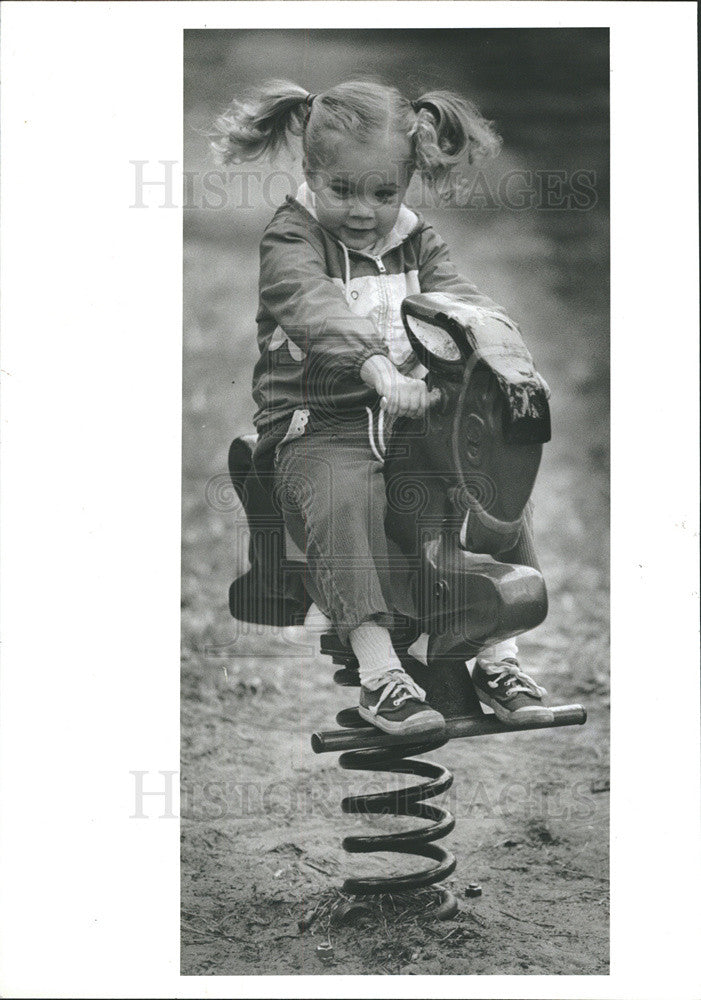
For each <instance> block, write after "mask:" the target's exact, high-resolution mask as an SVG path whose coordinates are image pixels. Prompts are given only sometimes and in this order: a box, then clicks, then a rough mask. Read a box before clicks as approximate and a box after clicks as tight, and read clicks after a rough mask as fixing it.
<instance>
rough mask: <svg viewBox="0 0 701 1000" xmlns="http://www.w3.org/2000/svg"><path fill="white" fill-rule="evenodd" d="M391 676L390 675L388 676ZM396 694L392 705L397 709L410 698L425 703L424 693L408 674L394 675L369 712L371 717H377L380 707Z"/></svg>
mask: <svg viewBox="0 0 701 1000" xmlns="http://www.w3.org/2000/svg"><path fill="white" fill-rule="evenodd" d="M390 676H391V675H390ZM395 694H397V695H398V696H397V697H396V698H394V704H395V705H396V706H397V708H398V707H399V706H400V705H403V704H404V702H405V701H408V700H409V699H410V698H416V700H417V701H426V692H425V691H424V689H423V688H422V687H419V685H418V684H417V683H416V682H415V681H413V680H412V679H411V677H410V676H409V674H404V673H402V674H395V676H394V677H392V679H391V680H390V681H389V682H388V683H387V684H385V686H384V688H383V690H382V694H381V695H380V697H379V698H378V699H377V704H376V705H375V706H374V708H371V709H370V711H371V712H372V714H373V715H377V713H378V712H379V711H380V706H381V705H382V704H383V702H385V701H386V700H387V699H388V698H389V697H390V696H393V695H395Z"/></svg>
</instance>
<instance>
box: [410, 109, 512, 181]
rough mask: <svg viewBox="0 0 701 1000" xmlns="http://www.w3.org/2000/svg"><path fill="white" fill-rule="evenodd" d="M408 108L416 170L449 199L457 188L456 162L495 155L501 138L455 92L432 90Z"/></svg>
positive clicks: (490, 124) (471, 160) (488, 123)
mask: <svg viewBox="0 0 701 1000" xmlns="http://www.w3.org/2000/svg"><path fill="white" fill-rule="evenodd" d="M412 108H413V110H414V112H415V113H416V124H415V125H414V127H413V129H412V131H411V134H412V136H413V139H414V163H415V165H416V169H417V170H418V171H419V173H420V174H421V176H422V177H423V178H424V179H425V180H427V181H428V182H429V184H430V185H431V187H432V188H433V189H434V190H435V191H436V192H437V193H438V194H439V195H441V196H442V197H443V198H444V199H445V200H450V199H451V197H452V196H454V195H455V193H456V192H457V191H458V190H459V188H460V181H459V179H457V178H456V176H455V174H456V168H457V167H458V165H459V164H460V163H462V162H463V161H467V163H470V164H471V163H475V162H476V161H478V160H483V159H487V158H488V157H490V156H496V155H497V153H498V152H499V150H500V149H501V139H500V138H499V136H498V135H497V133H496V132H495V131H494V128H493V127H492V123H491V122H488V121H486V120H485V119H484V118H483V117H482V116H481V115H480V113H479V111H478V110H477V108H475V106H474V105H473V104H471V103H470V102H469V101H466V100H465V99H464V98H463V97H459V96H458V95H457V94H452V93H450V92H448V91H445V90H436V91H433V92H431V93H428V94H424V95H423V96H422V97H420V98H419V99H418V101H413V102H412Z"/></svg>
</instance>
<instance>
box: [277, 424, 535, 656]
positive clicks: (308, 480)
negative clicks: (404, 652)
mask: <svg viewBox="0 0 701 1000" xmlns="http://www.w3.org/2000/svg"><path fill="white" fill-rule="evenodd" d="M275 480H276V494H277V497H278V500H279V502H280V504H281V506H282V509H283V512H284V517H285V524H286V526H287V530H288V531H289V533H290V535H291V536H292V539H293V540H294V542H295V544H296V545H297V546H298V547H299V548H300V549H301V550H302V551H303V552H305V553H306V557H307V565H308V573H309V578H308V580H307V581H305V583H306V584H307V585H308V589H309V592H310V594H311V596H312V597H313V599H314V601H315V602H316V604H317V605H318V606H319V608H320V609H321V610H322V611H323V612H324V614H326V615H328V617H329V618H330V619H331V621H332V622H333V624H334V627H335V628H336V631H337V632H338V635H339V636H340V638H341V640H342V641H343V642H344V643H346V642H347V641H348V633H349V632H351V631H352V630H353V629H355V628H357V627H358V625H361V624H362V623H363V622H365V621H375V622H377V623H378V624H380V625H384V626H385V627H387V628H391V627H392V625H393V622H394V615H393V609H395V608H397V609H398V610H401V611H402V612H403V613H405V614H411V611H412V606H411V605H410V606H409V607H407V603H408V602H409V601H410V600H411V599H410V598H409V596H408V594H409V584H408V575H407V569H406V566H405V565H403V561H402V556H401V553H400V552H399V550H398V549H397V547H396V546H393V545H392V543H391V542H388V540H387V536H386V534H385V511H386V507H387V499H386V494H385V479H384V475H383V467H382V463H381V462H380V461H378V459H377V458H376V457H375V456H374V455H373V453H372V451H371V449H370V445H369V443H368V438H367V433H357V434H353V435H348V434H347V433H345V432H344V433H337V432H335V431H331V430H323V431H322V430H319V431H315V432H314V433H313V434H306V435H305V436H304V437H300V438H296V439H294V440H291V441H288V442H286V443H285V444H284V445H283V446H282V447H281V448H280V449H279V452H278V454H277V456H276V459H275ZM500 559H501V561H502V562H509V563H516V564H520V565H526V566H532V567H534V568H535V569H538V568H539V567H538V561H537V559H536V554H535V549H534V546H533V533H532V522H531V513H530V504H529V506H528V508H527V510H526V514H525V518H524V529H523V531H522V532H521V537H520V539H519V541H518V543H517V545H516V546H515V547H514V548H513V549H512V550H511V551H510V552H506V553H504V554H503V555H502V556H501V557H500Z"/></svg>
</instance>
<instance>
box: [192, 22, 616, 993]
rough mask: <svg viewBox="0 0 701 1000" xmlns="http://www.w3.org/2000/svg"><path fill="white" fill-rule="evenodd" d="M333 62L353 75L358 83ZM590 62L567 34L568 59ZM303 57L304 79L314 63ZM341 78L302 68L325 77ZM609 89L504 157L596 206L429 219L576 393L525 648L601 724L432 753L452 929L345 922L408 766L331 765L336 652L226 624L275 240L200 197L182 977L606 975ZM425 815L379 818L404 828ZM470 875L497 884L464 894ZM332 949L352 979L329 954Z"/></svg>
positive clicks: (262, 217)
mask: <svg viewBox="0 0 701 1000" xmlns="http://www.w3.org/2000/svg"><path fill="white" fill-rule="evenodd" d="M212 34H217V35H219V36H222V34H226V33H221V32H218V33H212ZM246 51H247V53H248V58H249V62H250V65H249V64H245V61H244V65H243V68H241V64H240V62H239V63H237V64H236V65H237V72H239V73H240V74H241V76H242V78H243V77H245V74H246V72H248V71H250V73H251V74H253V72H254V69H255V68H256V67H255V65H254V64H255V59H256V53H255V47H254V50H253V54H252V55H251V46H250V45H249V46H248V47H247V49H246ZM281 51H282V50H281ZM284 51H285V53H289V52H290V51H291V50H290V48H289V45H288V46H287V47H286V48H285V50H284ZM333 51H334V52H336V59H337V61H338V63H339V68H338V73H340V74H341V75H348V74H347V73H345V72H342V71H343V70H344V68H345V67H344V63H343V58H342V56H339V55H338V53H337V50H336V49H333ZM382 51H384V50H382ZM572 51H573V50H572ZM378 52H380V49H378ZM569 53H570V49H569V48H568V47H567V46H565V47H564V48H563V50H562V52H561V59H562V62H563V65H564V64H565V63H566V62H567V56H568V54H569ZM186 55H187V56H188V57H189V63H188V65H189V70H188V73H187V74H186V142H185V146H186V164H189V166H190V168H191V169H194V170H203V169H206V168H207V167H208V166H211V164H209V163H208V161H207V158H206V157H207V150H206V142H205V141H204V140H203V138H202V134H201V130H200V126H201V125H202V123H205V122H206V121H207V120H208V116H209V117H211V110H212V107H213V106H214V110H216V108H217V106H218V105H219V104H221V102H222V101H225V100H226V97H227V96H228V90H227V89H226V88H224V89H222V88H223V81H224V80H226V79H229V77H230V76H231V73H232V66H233V65H234V63H235V59H234V56H235V55H236V51H235V46H233V45H232V43H231V41H230V40H229V41H228V42H227V40H226V39H222V38H221V37H219V38H218V39H217V40H216V42H215V41H211V40H208V39H203V38H200V39H199V40H198V41H197V45H195V44H194V42H193V44H192V45H190V48H189V50H188V49H187V46H186ZM277 55H278V62H280V60H281V59H282V57H281V55H280V53H278V54H277ZM351 55H352V53H351V54H350V55H348V60H350V59H351ZM380 55H382V52H380ZM287 57H288V58H289V59H290V60H291V59H292V56H289V55H288V56H287ZM299 58H301V56H300V57H299ZM378 58H379V55H378ZM382 58H384V59H385V60H386V61H387V60H389V59H390V56H388V55H387V54H386V53H385V54H384V55H383V56H382ZM391 58H392V59H394V60H396V54H395V53H393V54H392V57H391ZM387 64H388V65H389V62H388V63H387ZM348 65H349V66H350V65H351V62H350V61H349V63H348ZM247 66H248V69H247V68H246V67H247ZM282 69H284V71H285V72H284V74H283V75H285V74H286V75H290V76H291V77H292V78H293V79H295V78H297V77H299V76H300V75H301V74H300V72H299V67H297V66H295V65H290V66H287V67H285V66H283V67H282ZM278 72H280V68H279V67H278ZM550 72H551V76H552V73H553V72H554V71H553V69H552V65H551V66H550ZM563 73H564V71H563ZM319 74H320V77H321V78H320V79H319V80H318V81H315V80H314V79H313V74H312V78H311V79H309V76H310V75H309V74H307V75H306V76H305V77H304V79H305V81H306V80H307V79H309V82H310V85H311V86H313V87H315V88H316V89H321V88H323V86H324V85H325V80H324V78H323V77H324V73H323V71H322V69H320V70H319ZM326 75H327V76H328V75H329V74H326ZM590 75H591V74H590ZM564 78H565V77H564V75H563V79H564ZM568 79H569V77H568ZM488 82H489V81H488ZM326 85H328V84H326ZM489 86H492V87H493V88H494V89H493V91H490V90H489ZM489 86H487V85H486V84H485V85H484V87H483V95H482V96H483V97H484V94H486V95H487V97H489V95H490V94H492V96H493V108H494V109H495V110H492V111H491V112H490V113H491V114H493V115H494V117H497V114H496V111H498V110H499V98H498V95H499V94H501V93H502V90H501V89H500V87H499V81H491V82H489ZM582 86H584V85H583V84H582ZM591 86H592V88H594V84H592V85H591ZM534 87H535V84H534ZM536 89H537V88H536ZM215 93H216V95H217V97H216V101H215V99H214V95H215ZM534 93H535V90H534ZM593 93H594V91H593V90H592V91H591V93H590V98H591V102H592V103H591V107H594V109H595V111H596V108H598V111H596V113H594V112H592V116H591V118H590V119H587V120H583V119H582V116H581V113H580V111H578V110H577V102H576V101H575V100H574V98H573V96H572V94H571V93H565V92H564V84H563V93H562V94H561V95H560V102H559V104H557V102H556V101H555V99H554V98H553V96H552V94H553V91H552V90H551V91H550V92H549V97H548V103H547V107H545V106H544V107H545V111H544V112H543V115H542V116H541V118H539V119H538V128H535V127H534V128H533V129H530V130H529V129H528V128H526V127H525V126H522V129H521V132H518V131H517V126H516V124H513V127H512V131H513V135H512V140H513V141H512V143H511V146H510V147H507V150H505V154H504V156H505V158H506V159H505V160H502V169H503V166H504V164H506V166H508V167H512V166H519V165H521V166H524V165H525V166H526V167H530V166H532V165H533V164H534V163H537V162H539V158H540V162H546V163H547V166H549V167H558V166H561V167H562V168H563V169H570V168H574V166H576V167H578V168H586V167H588V166H590V165H592V166H593V168H594V169H597V170H598V171H599V175H598V176H599V183H600V185H601V191H600V193H601V198H600V200H599V203H598V204H597V206H596V207H595V208H592V209H591V210H589V211H587V212H572V211H570V212H544V211H538V210H534V211H528V212H514V211H491V212H486V211H479V210H475V211H472V212H470V213H462V215H458V214H456V213H452V214H451V213H450V212H447V211H445V210H443V209H440V210H439V209H435V210H433V211H428V210H424V214H425V215H427V216H428V217H429V218H430V219H431V221H435V224H436V226H437V228H438V229H439V231H440V232H441V233H442V235H443V236H444V237H445V238H446V240H447V241H448V242H449V244H450V245H451V247H453V248H454V253H453V255H454V257H455V259H456V261H457V262H458V264H459V266H460V267H461V269H462V270H464V271H465V272H466V273H469V274H470V275H471V276H472V277H473V278H474V280H475V281H476V283H477V284H478V285H479V286H480V287H481V288H483V289H484V291H486V292H487V293H488V294H490V295H491V296H492V297H493V298H494V299H496V300H497V301H499V302H501V303H503V304H504V305H505V306H506V307H507V309H508V310H509V312H510V313H511V314H512V315H513V316H514V318H516V319H517V321H518V322H519V323H520V325H521V327H522V329H523V331H524V334H525V336H526V340H527V343H528V345H529V347H530V349H531V351H532V353H533V355H534V357H535V359H536V362H537V364H538V366H539V369H540V370H541V372H542V373H543V375H544V376H545V377H546V379H547V380H548V382H549V384H550V386H551V388H552V391H553V398H552V415H553V440H552V442H551V443H550V444H549V445H547V446H546V449H545V455H544V460H543V465H542V469H541V473H540V476H539V480H538V483H537V485H536V491H535V495H534V500H535V532H536V541H537V546H538V551H539V554H540V558H541V563H542V566H543V572H544V575H545V578H546V582H547V585H548V592H549V598H550V611H549V615H548V618H547V619H546V621H545V623H544V624H543V625H541V626H540V627H539V628H538V629H536V630H535V631H534V632H533V633H530V634H529V635H527V636H524V637H523V640H522V642H521V644H520V647H521V652H522V659H523V663H524V665H525V667H526V669H527V670H528V671H529V672H530V673H533V674H534V675H535V676H536V677H537V678H538V679H539V681H541V682H542V683H544V684H545V685H546V687H547V688H548V691H549V693H550V697H551V700H552V702H553V703H570V702H573V701H579V702H581V703H582V704H584V705H585V706H586V708H587V711H588V713H589V719H588V722H587V724H586V725H585V726H584V727H573V728H568V729H554V730H551V731H544V732H534V733H515V734H508V735H500V736H497V737H480V738H477V739H471V740H463V741H455V742H453V743H450V744H448V745H447V746H446V747H444V748H443V749H441V750H439V751H436V752H435V753H434V754H433V755H431V759H435V760H437V761H440V762H441V763H444V764H446V765H447V766H448V767H449V768H450V769H451V770H452V771H453V772H454V774H455V782H454V785H453V787H452V788H451V789H450V790H449V792H448V793H447V794H446V796H445V804H446V805H447V806H448V808H450V810H451V812H453V814H454V815H455V816H456V819H457V824H456V828H455V830H454V832H453V833H452V834H450V836H449V837H448V838H446V840H445V841H442V843H443V844H445V846H447V847H448V848H449V849H450V850H452V851H453V852H454V853H455V854H456V856H457V859H458V867H457V870H456V873H455V875H454V876H453V877H452V879H451V880H449V883H448V884H449V887H450V888H452V890H453V891H454V892H455V894H456V895H457V896H458V898H459V900H460V911H459V913H458V915H457V916H456V917H455V918H454V919H452V920H449V921H445V922H441V921H437V920H435V919H434V918H433V917H432V915H431V912H430V910H431V907H430V905H429V903H428V897H423V896H422V897H418V898H417V900H416V901H415V906H414V908H413V909H412V910H411V911H409V912H406V911H403V909H402V907H403V904H402V903H401V901H397V900H394V901H392V900H390V901H388V902H387V904H386V905H384V906H383V907H382V908H381V909H380V908H377V907H375V908H373V909H372V910H371V911H370V912H367V913H361V914H360V915H359V916H355V917H354V918H353V919H351V920H349V921H348V922H346V923H335V922H333V921H332V920H331V916H332V911H333V904H334V903H335V902H336V901H338V900H339V894H338V887H339V886H340V884H341V882H342V880H343V878H344V877H345V876H347V875H349V874H351V873H380V872H389V871H395V870H396V871H405V870H409V869H410V868H411V867H412V865H414V864H415V862H414V861H412V859H406V860H405V861H401V860H398V859H397V858H396V856H392V855H382V856H380V855H369V856H366V857H358V856H355V857H353V856H350V855H346V854H345V853H344V851H343V850H342V848H341V838H342V837H343V836H344V835H346V834H348V833H350V832H352V831H354V830H362V829H367V828H368V823H369V820H368V819H367V818H360V817H358V818H354V817H347V816H343V815H342V814H341V812H340V801H341V798H342V797H343V795H345V794H348V793H349V792H350V791H358V790H360V789H364V790H365V789H370V790H380V789H381V788H385V787H387V778H386V777H383V776H381V775H377V776H372V775H367V774H366V775H361V774H358V773H353V772H348V771H342V770H340V769H339V767H338V766H337V763H336V755H334V754H329V755H321V756H316V755H314V754H313V753H312V751H311V747H310V735H311V733H312V732H314V731H315V730H317V729H320V728H333V727H334V726H335V723H334V716H335V714H336V712H337V711H338V709H339V708H341V707H345V706H348V705H351V704H352V703H353V698H354V694H355V692H354V691H353V690H349V689H342V688H338V687H337V686H335V685H334V683H333V680H332V675H333V667H332V666H331V664H330V662H329V661H328V660H326V659H325V658H322V657H320V656H319V655H318V653H317V649H316V642H317V640H315V639H314V637H309V636H305V635H303V634H302V632H301V630H299V629H290V630H282V631H277V632H276V631H275V630H272V629H264V628H259V629H256V627H254V626H248V627H245V626H241V625H240V624H237V623H235V622H233V621H232V619H231V618H230V617H229V615H228V610H227V604H226V600H227V588H228V585H229V583H230V581H231V580H232V579H233V578H234V577H235V576H236V575H238V574H239V573H240V572H241V571H242V570H243V568H244V567H245V550H246V538H245V523H244V521H243V520H242V515H241V511H240V508H239V507H238V504H237V502H236V500H235V498H234V496H233V493H232V491H231V489H230V488H229V487H228V486H227V483H226V477H225V470H226V451H227V448H228V444H229V442H230V440H231V438H232V437H233V436H235V435H236V434H238V433H242V432H244V431H248V430H250V418H251V415H252V411H253V404H252V401H251V400H250V376H251V370H252V366H253V362H254V360H255V356H256V348H255V327H254V323H253V317H254V315H255V305H256V291H255V286H256V280H257V279H256V253H257V251H256V247H257V242H258V240H259V239H260V234H261V232H262V229H263V227H264V225H265V222H266V218H267V217H269V215H270V214H271V210H270V209H268V208H265V207H264V206H260V205H257V206H254V207H253V208H251V209H250V210H249V209H248V208H241V209H240V210H239V211H237V212H231V211H228V210H227V209H226V208H224V209H221V210H217V211H214V210H205V209H203V208H202V207H201V205H195V206H193V207H192V208H191V209H189V210H188V209H187V208H186V211H185V241H184V252H185V303H184V317H185V329H184V344H185V364H184V401H183V415H184V426H183V430H184V444H183V471H184V478H183V589H182V604H183V611H182V622H183V664H182V701H181V708H182V768H181V778H182V801H181V829H182V911H183V912H182V926H183V931H182V954H181V966H182V973H183V974H184V975H202V974H205V975H206V974H209V975H225V974H241V975H243V974H321V975H323V974H329V973H339V974H340V973H363V974H368V973H380V974H390V975H393V974H417V975H419V974H430V973H434V974H435V973H443V974H486V975H494V974H500V973H510V974H536V973H540V974H562V975H567V974H605V973H606V972H607V971H608V955H609V947H608V934H609V931H608V915H609V906H608V839H609V832H608V831H609V827H608V798H609V781H608V775H609V770H608V746H609V739H608V734H609V700H608V697H609V696H608V690H609V689H608V675H609V662H608V622H609V607H608V580H609V563H608V257H607V247H608V243H607V241H608V211H607V207H606V204H605V198H604V197H603V195H604V194H605V191H604V188H605V176H604V175H605V164H606V139H605V131H603V125H602V122H603V121H604V119H605V107H604V106H603V105H602V103H601V102H602V100H603V98H601V95H600V94H599V98H598V100H599V104H598V105H597V104H596V100H595V96H591V95H592V94H593ZM188 95H189V96H188ZM541 96H542V95H541ZM579 96H580V97H581V95H579ZM585 96H586V95H585ZM535 99H536V98H534V100H535ZM188 101H189V104H188V103H187V102H188ZM504 101H505V106H506V103H507V102H506V98H504ZM604 103H605V102H604ZM525 107H526V102H525V101H522V109H523V108H525ZM597 115H598V117H597ZM518 121H521V122H522V121H523V118H522V117H521V118H519V116H518V115H517V114H516V113H514V115H513V122H514V123H516V122H518ZM538 129H540V131H538ZM507 131H508V130H507ZM507 138H508V136H507ZM297 169H298V165H297ZM232 383H233V384H232ZM438 801H439V802H440V801H442V800H438ZM401 822H402V821H400V823H399V824H398V823H397V821H396V820H394V821H392V823H390V822H389V820H385V819H384V818H378V819H376V820H375V823H377V824H378V825H379V826H380V827H382V829H390V828H391V829H394V828H400V826H401ZM418 866H419V867H420V864H419V865H418ZM472 882H477V883H479V885H480V886H481V888H482V895H481V896H479V897H476V898H473V897H468V896H466V895H465V890H466V889H467V887H468V885H469V883H472ZM315 908H316V919H315V920H314V921H313V922H312V923H311V925H310V926H308V927H307V928H306V929H304V930H301V929H300V927H299V923H298V922H299V921H300V920H301V919H302V918H303V917H304V916H305V915H308V914H310V913H311V912H313V911H314V910H315ZM325 942H327V943H328V942H330V943H331V944H332V945H333V964H331V965H328V964H325V963H323V962H322V961H321V958H320V956H319V953H318V952H317V948H318V946H319V945H320V944H323V943H325Z"/></svg>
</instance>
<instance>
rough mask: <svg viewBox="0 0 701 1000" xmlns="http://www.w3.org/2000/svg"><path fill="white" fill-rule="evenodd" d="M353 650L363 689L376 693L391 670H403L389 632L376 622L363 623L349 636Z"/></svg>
mask: <svg viewBox="0 0 701 1000" xmlns="http://www.w3.org/2000/svg"><path fill="white" fill-rule="evenodd" d="M348 639H349V641H350V644H351V649H352V650H353V652H354V653H355V655H356V656H357V658H358V673H359V674H360V683H361V684H362V685H363V687H366V688H369V689H370V690H371V691H374V690H375V689H376V688H378V687H380V685H381V684H382V682H383V680H384V679H385V677H386V674H387V672H388V671H389V670H402V669H403V667H402V664H401V662H400V659H399V657H398V656H397V654H396V653H395V651H394V647H393V646H392V640H391V638H390V634H389V630H388V629H386V628H383V627H382V626H381V625H378V624H377V623H376V622H363V624H362V625H359V626H358V627H357V628H355V629H353V631H352V632H351V633H350V634H349V636H348Z"/></svg>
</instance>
